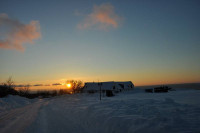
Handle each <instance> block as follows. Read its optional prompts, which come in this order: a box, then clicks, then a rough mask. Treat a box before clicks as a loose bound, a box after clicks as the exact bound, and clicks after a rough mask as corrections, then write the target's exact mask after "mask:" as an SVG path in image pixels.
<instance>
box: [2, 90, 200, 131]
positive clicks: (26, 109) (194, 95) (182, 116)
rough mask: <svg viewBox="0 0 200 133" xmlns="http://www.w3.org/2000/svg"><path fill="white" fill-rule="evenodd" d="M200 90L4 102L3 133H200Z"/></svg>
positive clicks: (23, 99)
mask: <svg viewBox="0 0 200 133" xmlns="http://www.w3.org/2000/svg"><path fill="white" fill-rule="evenodd" d="M199 125H200V91H199V90H179V91H171V92H169V93H144V92H141V91H136V90H133V91H126V92H122V93H119V94H117V95H116V96H114V97H103V98H102V101H99V95H98V94H75V95H66V96H58V97H54V98H49V99H34V100H28V99H26V98H21V97H18V96H9V97H7V98H1V99H0V132H1V133H3V132H27V133H38V132H39V133H55V132H56V133H59V132H67V133H137V132H140V133H144V132H145V133H146V132H148V133H151V132H152V133H155V132H156V133H161V132H162V133H163V132H169V133H172V132H174V133H175V132H176V133H177V132H180V133H184V132H185V133H188V132H200V126H199Z"/></svg>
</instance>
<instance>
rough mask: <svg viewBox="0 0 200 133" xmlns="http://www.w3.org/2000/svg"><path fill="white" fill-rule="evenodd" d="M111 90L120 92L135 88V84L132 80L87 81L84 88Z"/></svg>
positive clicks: (89, 89)
mask: <svg viewBox="0 0 200 133" xmlns="http://www.w3.org/2000/svg"><path fill="white" fill-rule="evenodd" d="M100 87H101V90H102V91H104V90H111V91H115V92H117V91H118V92H120V91H123V90H131V89H133V88H134V84H133V83H132V82H131V81H127V82H114V81H109V82H86V83H85V86H84V88H83V90H84V92H98V91H99V90H100Z"/></svg>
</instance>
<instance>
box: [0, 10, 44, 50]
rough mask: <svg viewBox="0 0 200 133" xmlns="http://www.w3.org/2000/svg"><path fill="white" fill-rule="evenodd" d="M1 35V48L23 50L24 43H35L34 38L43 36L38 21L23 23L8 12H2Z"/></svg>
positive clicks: (0, 21)
mask: <svg viewBox="0 0 200 133" xmlns="http://www.w3.org/2000/svg"><path fill="white" fill-rule="evenodd" d="M0 36H1V37H0V48H3V49H14V50H18V51H21V52H23V51H24V50H25V48H24V46H23V44H25V43H31V44H33V40H35V39H38V38H40V37H41V33H40V24H39V22H38V21H31V22H30V23H29V24H23V23H22V22H20V21H18V20H15V19H11V18H9V17H8V15H7V14H0Z"/></svg>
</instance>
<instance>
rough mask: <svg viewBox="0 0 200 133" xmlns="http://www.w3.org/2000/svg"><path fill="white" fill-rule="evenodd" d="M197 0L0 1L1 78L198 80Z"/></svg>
mask: <svg viewBox="0 0 200 133" xmlns="http://www.w3.org/2000/svg"><path fill="white" fill-rule="evenodd" d="M199 14H200V1H199V0H125V1H122V0H121V1H120V0H110V1H106V0H72V1H70V0H67V1H66V0H59V1H57V0H34V1H32V0H1V2H0V82H4V81H5V80H6V79H8V77H9V76H12V78H13V80H14V81H15V83H16V84H27V83H29V84H42V85H43V84H54V83H64V82H65V81H66V80H70V79H75V80H82V81H84V82H92V81H96V82H97V81H99V82H101V81H132V82H133V83H134V84H135V85H152V84H173V83H191V82H200V61H199V59H200V52H199V51H200V16H199Z"/></svg>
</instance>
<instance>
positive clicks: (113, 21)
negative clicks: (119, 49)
mask: <svg viewBox="0 0 200 133" xmlns="http://www.w3.org/2000/svg"><path fill="white" fill-rule="evenodd" d="M120 20H121V18H120V17H119V16H118V15H117V14H116V13H115V12H114V7H113V6H112V5H111V4H109V3H107V4H101V5H99V6H96V5H95V6H94V7H93V11H92V13H90V14H88V15H87V16H86V17H85V19H84V20H83V21H82V22H81V23H79V24H78V28H79V29H87V28H98V29H104V30H106V29H107V28H109V27H112V28H117V27H118V26H119V21H120Z"/></svg>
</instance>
